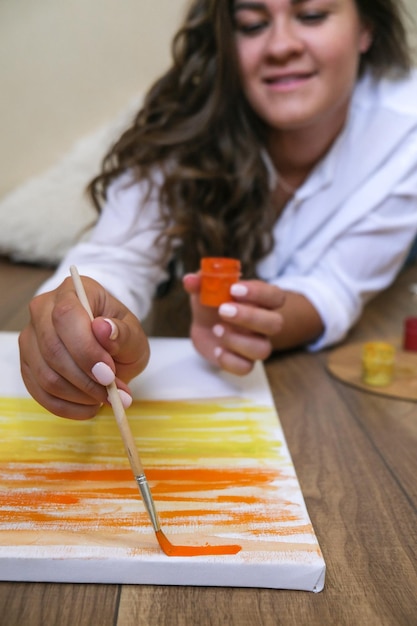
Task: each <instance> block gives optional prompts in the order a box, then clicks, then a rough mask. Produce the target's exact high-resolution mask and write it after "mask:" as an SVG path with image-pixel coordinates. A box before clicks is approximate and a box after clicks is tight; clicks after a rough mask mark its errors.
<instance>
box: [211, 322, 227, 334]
mask: <svg viewBox="0 0 417 626" xmlns="http://www.w3.org/2000/svg"><path fill="white" fill-rule="evenodd" d="M212 330H213V334H214V335H216V337H223V335H224V326H222V325H221V324H216V325H215V326H213V328H212Z"/></svg>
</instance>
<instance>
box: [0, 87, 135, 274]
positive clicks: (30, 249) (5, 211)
mask: <svg viewBox="0 0 417 626" xmlns="http://www.w3.org/2000/svg"><path fill="white" fill-rule="evenodd" d="M140 102H141V98H136V99H135V100H134V101H132V102H131V103H130V104H129V106H128V107H127V109H126V110H125V111H123V112H122V113H121V114H120V115H119V116H118V117H117V118H116V120H113V121H112V122H111V123H109V124H107V125H106V126H105V127H103V128H101V129H100V130H98V131H96V132H95V133H92V134H91V135H89V136H87V137H85V138H83V139H81V140H79V141H78V142H77V143H76V144H75V145H74V147H73V148H72V149H71V150H70V151H69V152H68V154H66V155H64V157H63V158H62V159H61V160H60V161H59V162H58V163H57V164H56V165H54V166H53V167H51V168H50V169H48V170H47V171H46V172H44V173H42V174H41V175H39V176H37V177H36V178H31V179H30V180H27V181H26V182H25V183H23V184H22V185H21V186H19V187H18V188H16V189H14V190H13V191H12V192H10V193H9V194H7V195H6V196H4V197H3V198H2V199H1V200H0V225H1V227H0V255H3V256H8V257H10V258H11V259H13V260H15V261H26V262H31V263H42V264H48V265H55V264H57V263H59V261H60V260H61V259H62V257H63V256H64V254H65V253H66V252H67V250H68V249H69V248H70V247H71V246H73V245H74V244H75V243H76V242H77V241H79V240H80V239H82V238H84V237H87V236H88V232H89V230H90V229H91V227H92V226H93V225H94V223H95V221H96V219H97V217H98V213H97V211H96V210H95V208H94V207H93V205H92V204H91V203H90V201H89V200H88V198H87V197H86V194H85V188H86V185H87V183H88V182H89V181H90V180H91V178H92V177H93V176H94V175H96V174H97V173H98V171H99V168H100V163H101V160H102V158H103V156H104V154H105V152H106V151H107V150H108V148H109V146H110V145H111V143H112V142H113V141H114V140H115V139H117V137H118V136H119V134H120V133H121V131H122V130H123V129H124V128H126V126H127V125H128V124H130V122H131V120H132V117H133V115H134V114H135V113H136V111H137V110H138V109H139V106H140Z"/></svg>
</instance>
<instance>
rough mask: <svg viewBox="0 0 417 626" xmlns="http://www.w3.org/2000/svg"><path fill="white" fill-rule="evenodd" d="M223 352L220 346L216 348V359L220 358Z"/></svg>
mask: <svg viewBox="0 0 417 626" xmlns="http://www.w3.org/2000/svg"><path fill="white" fill-rule="evenodd" d="M222 352H223V350H222V349H221V348H220V346H216V347H215V348H214V356H215V357H216V359H218V358H219V356H220V355H221V353H222Z"/></svg>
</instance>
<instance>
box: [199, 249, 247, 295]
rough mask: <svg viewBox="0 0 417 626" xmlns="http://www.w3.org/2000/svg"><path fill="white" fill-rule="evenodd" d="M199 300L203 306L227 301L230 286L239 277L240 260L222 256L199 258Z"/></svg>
mask: <svg viewBox="0 0 417 626" xmlns="http://www.w3.org/2000/svg"><path fill="white" fill-rule="evenodd" d="M200 271H201V290H200V302H201V304H204V305H205V306H216V307H217V306H220V305H221V304H223V302H229V301H230V300H231V297H230V287H231V286H232V285H233V284H234V283H236V282H237V281H238V280H239V278H240V261H238V260H237V259H228V258H224V257H205V258H203V259H201V263H200Z"/></svg>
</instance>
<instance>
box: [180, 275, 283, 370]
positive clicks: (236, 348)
mask: <svg viewBox="0 0 417 626" xmlns="http://www.w3.org/2000/svg"><path fill="white" fill-rule="evenodd" d="M183 285H184V288H185V290H186V291H187V293H188V294H189V295H190V299H191V310H192V323H191V331H190V336H191V339H192V341H193V344H194V346H195V348H196V350H197V351H198V352H199V353H200V354H201V355H202V356H203V357H205V358H206V359H207V360H208V361H209V362H210V363H213V364H215V365H218V366H219V367H221V368H222V369H224V370H226V371H228V372H231V373H233V374H238V375H241V376H243V375H245V374H248V373H249V372H250V371H251V370H252V368H253V366H254V364H255V362H256V361H258V360H264V359H266V358H268V357H269V355H270V354H271V352H272V350H273V347H272V340H273V338H274V337H275V336H276V335H278V334H279V333H280V331H281V329H282V324H283V318H282V315H281V313H280V312H279V309H280V308H281V307H282V306H283V304H284V301H285V293H284V292H283V291H282V290H281V289H280V288H279V287H276V286H275V285H270V284H269V283H266V282H264V281H261V280H247V281H240V282H238V283H236V284H235V285H232V287H231V298H230V301H229V302H225V303H224V304H222V305H221V306H220V307H219V308H212V307H207V306H203V305H202V304H200V300H199V298H200V276H199V275H198V274H187V275H186V276H184V278H183Z"/></svg>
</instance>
